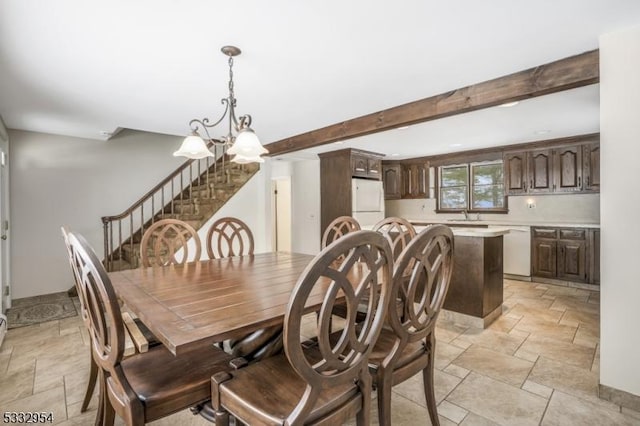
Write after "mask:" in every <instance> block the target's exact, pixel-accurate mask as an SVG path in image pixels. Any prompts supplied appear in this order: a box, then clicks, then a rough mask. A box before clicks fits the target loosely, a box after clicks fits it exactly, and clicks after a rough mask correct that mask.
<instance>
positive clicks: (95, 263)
mask: <svg viewBox="0 0 640 426" xmlns="http://www.w3.org/2000/svg"><path fill="white" fill-rule="evenodd" d="M67 240H68V242H69V252H70V253H71V256H72V257H71V262H72V265H73V266H72V268H74V269H75V271H77V279H78V282H77V283H76V284H77V287H78V294H79V296H80V300H82V301H83V302H84V304H85V309H86V318H84V317H83V319H84V321H85V325H86V326H87V330H88V331H89V335H90V337H91V346H92V350H93V354H94V359H95V360H96V362H97V363H98V365H100V366H101V367H102V368H103V370H106V371H109V372H113V371H114V368H115V367H116V366H117V365H119V364H120V361H122V357H123V355H124V323H123V321H122V314H121V312H120V306H119V305H118V299H117V298H116V294H115V291H114V289H113V286H112V285H111V280H109V277H108V276H107V271H106V270H105V269H104V266H103V265H102V262H100V260H99V259H98V256H96V254H95V252H94V251H93V249H92V248H91V247H90V246H89V243H87V241H86V240H85V239H84V237H82V236H81V235H78V234H75V233H73V232H68V233H67Z"/></svg>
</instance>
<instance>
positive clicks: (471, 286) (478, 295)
mask: <svg viewBox="0 0 640 426" xmlns="http://www.w3.org/2000/svg"><path fill="white" fill-rule="evenodd" d="M424 228H425V226H420V225H417V226H416V231H417V232H420V231H421V230H422V229H424ZM451 229H452V231H453V235H454V252H453V253H454V254H453V272H452V274H451V283H450V284H449V291H448V292H447V297H446V298H445V302H444V306H443V311H442V312H441V317H442V318H444V319H446V320H451V321H453V322H457V323H460V324H463V325H466V326H473V327H477V328H486V327H487V326H488V325H489V324H491V323H492V322H493V321H495V320H496V319H497V318H498V317H499V316H500V314H501V313H502V300H503V271H502V254H503V253H502V252H503V235H505V234H508V233H509V229H508V228H498V227H496V228H472V227H471V228H470V227H465V228H459V227H456V226H452V227H451Z"/></svg>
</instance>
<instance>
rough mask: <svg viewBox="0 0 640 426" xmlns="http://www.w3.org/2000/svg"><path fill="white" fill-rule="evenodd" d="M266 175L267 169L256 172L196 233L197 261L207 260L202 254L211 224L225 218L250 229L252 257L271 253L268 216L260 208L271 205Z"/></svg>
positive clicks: (267, 173)
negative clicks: (199, 250) (235, 219)
mask: <svg viewBox="0 0 640 426" xmlns="http://www.w3.org/2000/svg"><path fill="white" fill-rule="evenodd" d="M268 175H269V166H268V165H266V166H265V165H263V166H261V167H260V171H259V172H258V173H256V174H255V175H254V176H253V177H252V178H251V179H250V180H249V181H248V182H247V183H246V184H245V185H244V186H243V187H242V188H241V189H240V190H239V191H238V192H237V193H236V194H235V195H234V196H233V197H231V199H230V200H229V201H227V203H226V204H225V205H224V206H222V208H221V209H220V210H218V211H217V212H216V214H214V215H213V216H212V217H211V218H210V219H209V220H208V221H207V222H206V223H205V224H204V225H202V227H201V228H200V229H199V230H198V236H199V237H200V241H202V253H201V256H200V258H201V259H208V258H209V257H208V255H207V250H206V238H207V232H209V228H210V227H211V225H212V224H213V222H215V221H216V220H218V219H220V218H223V217H227V216H231V217H236V218H238V219H240V220H242V221H243V222H244V223H246V224H247V226H248V227H249V229H251V233H252V234H253V241H254V244H255V249H254V253H265V252H269V251H271V237H270V234H271V230H270V226H271V225H270V224H271V222H270V215H269V214H266V212H267V211H268V208H265V209H263V208H262V206H267V205H268V203H270V202H271V199H270V198H269V197H267V194H269V192H268V191H266V190H265V186H266V183H269V182H267V181H268V180H269V179H267V177H268ZM265 182H266V183H265Z"/></svg>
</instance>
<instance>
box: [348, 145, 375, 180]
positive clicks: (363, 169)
mask: <svg viewBox="0 0 640 426" xmlns="http://www.w3.org/2000/svg"><path fill="white" fill-rule="evenodd" d="M349 151H350V154H351V176H352V177H363V178H371V179H377V180H380V179H381V174H382V173H381V171H382V160H381V156H379V155H375V156H373V155H372V153H369V152H365V151H356V150H352V149H351V150H349Z"/></svg>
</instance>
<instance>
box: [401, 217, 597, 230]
mask: <svg viewBox="0 0 640 426" xmlns="http://www.w3.org/2000/svg"><path fill="white" fill-rule="evenodd" d="M406 219H407V220H408V221H409V222H411V223H412V224H414V225H418V226H419V225H423V224H424V225H426V224H432V223H442V224H445V225H448V226H451V227H455V225H465V226H470V225H483V226H492V227H493V226H498V227H507V228H508V227H509V226H540V227H544V226H551V227H557V228H600V224H599V223H566V222H564V223H560V222H524V221H513V222H511V221H499V220H450V219H431V218H406ZM480 229H482V228H480Z"/></svg>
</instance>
